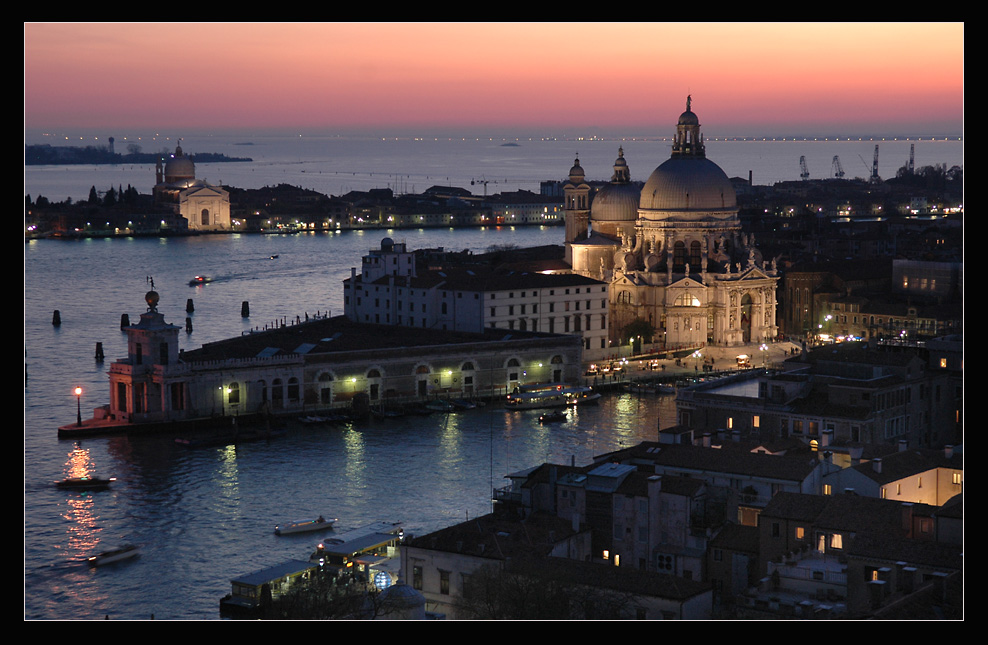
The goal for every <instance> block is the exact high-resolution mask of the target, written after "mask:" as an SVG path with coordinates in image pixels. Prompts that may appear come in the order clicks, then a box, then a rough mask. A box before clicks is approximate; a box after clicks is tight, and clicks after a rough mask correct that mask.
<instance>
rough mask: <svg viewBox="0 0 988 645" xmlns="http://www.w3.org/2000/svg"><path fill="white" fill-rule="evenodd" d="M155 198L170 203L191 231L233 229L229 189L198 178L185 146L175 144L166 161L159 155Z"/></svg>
mask: <svg viewBox="0 0 988 645" xmlns="http://www.w3.org/2000/svg"><path fill="white" fill-rule="evenodd" d="M154 199H155V202H157V203H159V204H169V205H171V207H172V209H173V210H174V211H175V213H176V214H179V215H181V216H182V217H184V218H185V219H186V220H187V221H188V223H189V230H190V231H228V230H230V226H231V218H230V193H228V192H227V191H226V190H224V189H223V188H222V187H220V186H214V185H212V184H209V183H207V182H205V181H203V180H201V179H196V168H195V164H194V163H193V162H192V159H190V158H189V157H186V156H185V154H184V153H183V152H182V146H176V147H175V154H174V155H172V156H171V157H170V158H169V159H168V161H167V162H163V161H162V160H161V159H160V158H159V159H158V164H157V166H156V167H155V186H154Z"/></svg>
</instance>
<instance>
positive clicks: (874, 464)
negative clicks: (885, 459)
mask: <svg viewBox="0 0 988 645" xmlns="http://www.w3.org/2000/svg"><path fill="white" fill-rule="evenodd" d="M871 468H872V470H874V471H875V472H876V473H880V472H882V458H881V457H875V458H874V459H872V460H871Z"/></svg>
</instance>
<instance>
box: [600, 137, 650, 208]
mask: <svg viewBox="0 0 988 645" xmlns="http://www.w3.org/2000/svg"><path fill="white" fill-rule="evenodd" d="M640 199H641V190H640V189H639V188H638V187H637V186H635V185H634V184H632V183H631V174H630V171H629V169H628V162H627V161H625V159H624V149H623V148H619V149H618V158H617V160H616V161H615V162H614V175H613V176H612V177H611V183H610V184H608V185H607V186H604V187H603V188H601V189H600V190H598V191H597V194H596V195H595V196H594V198H593V203H592V204H591V205H590V221H591V223H592V222H634V221H635V220H636V219H638V202H639V200H640Z"/></svg>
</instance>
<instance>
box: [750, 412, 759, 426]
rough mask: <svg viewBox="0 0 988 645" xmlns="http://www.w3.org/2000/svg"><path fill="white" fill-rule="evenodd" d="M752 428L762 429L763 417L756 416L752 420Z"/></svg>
mask: <svg viewBox="0 0 988 645" xmlns="http://www.w3.org/2000/svg"><path fill="white" fill-rule="evenodd" d="M751 426H752V427H753V428H760V427H761V417H760V416H759V415H757V414H756V415H755V416H754V417H752V419H751Z"/></svg>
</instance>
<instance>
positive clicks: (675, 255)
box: [672, 242, 686, 268]
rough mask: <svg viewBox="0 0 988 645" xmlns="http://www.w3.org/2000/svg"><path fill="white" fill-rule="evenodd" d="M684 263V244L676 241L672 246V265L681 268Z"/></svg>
mask: <svg viewBox="0 0 988 645" xmlns="http://www.w3.org/2000/svg"><path fill="white" fill-rule="evenodd" d="M685 264H686V244H685V243H683V242H676V243H675V244H674V245H673V247H672V265H673V266H674V267H676V268H682V267H683V266H684V265H685Z"/></svg>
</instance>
